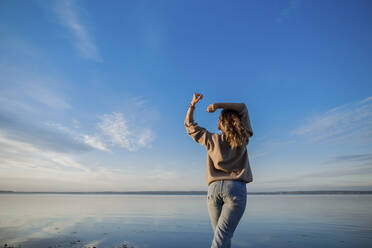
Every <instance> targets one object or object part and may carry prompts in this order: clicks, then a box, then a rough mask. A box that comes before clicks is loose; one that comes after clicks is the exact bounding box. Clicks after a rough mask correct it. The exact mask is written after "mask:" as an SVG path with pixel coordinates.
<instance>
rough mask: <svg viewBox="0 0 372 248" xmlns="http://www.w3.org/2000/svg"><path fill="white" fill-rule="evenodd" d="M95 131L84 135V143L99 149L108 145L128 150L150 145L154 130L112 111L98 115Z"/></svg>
mask: <svg viewBox="0 0 372 248" xmlns="http://www.w3.org/2000/svg"><path fill="white" fill-rule="evenodd" d="M100 119H101V121H100V122H99V123H98V124H97V133H96V134H94V135H84V141H85V143H86V144H89V145H91V146H92V147H95V148H97V149H100V150H108V147H110V146H119V147H122V148H125V149H127V150H129V151H136V150H138V149H140V148H144V147H149V146H151V142H152V141H153V140H154V138H155V135H154V132H153V131H152V130H151V129H150V128H148V127H141V126H138V125H137V122H136V119H134V118H132V119H131V120H129V119H128V118H126V117H125V116H124V114H123V113H119V112H113V113H111V114H105V115H103V116H101V117H100Z"/></svg>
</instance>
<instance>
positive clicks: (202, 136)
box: [184, 108, 214, 150]
mask: <svg viewBox="0 0 372 248" xmlns="http://www.w3.org/2000/svg"><path fill="white" fill-rule="evenodd" d="M193 114H194V109H193V108H189V109H188V111H187V114H186V118H185V122H184V124H185V127H186V131H187V134H188V135H189V136H190V137H191V138H192V139H193V140H194V141H195V142H198V143H199V144H201V145H203V146H205V147H206V149H207V150H210V149H213V147H214V143H213V139H212V135H213V133H210V132H209V131H208V130H207V129H205V128H203V127H200V126H199V125H198V123H196V122H195V121H194V119H193Z"/></svg>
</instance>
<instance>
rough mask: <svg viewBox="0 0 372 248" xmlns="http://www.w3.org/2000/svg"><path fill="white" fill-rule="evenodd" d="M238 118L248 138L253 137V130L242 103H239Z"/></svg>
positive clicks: (245, 107) (246, 110)
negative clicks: (246, 131) (248, 135)
mask: <svg viewBox="0 0 372 248" xmlns="http://www.w3.org/2000/svg"><path fill="white" fill-rule="evenodd" d="M239 115H240V118H241V120H242V122H243V125H244V127H245V128H246V129H247V130H248V133H249V134H250V136H253V130H252V125H251V121H250V118H249V114H248V109H247V106H246V105H245V104H244V103H241V110H240V111H239Z"/></svg>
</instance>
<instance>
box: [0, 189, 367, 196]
mask: <svg viewBox="0 0 372 248" xmlns="http://www.w3.org/2000/svg"><path fill="white" fill-rule="evenodd" d="M0 194H74V195H207V191H92V192H68V191H66V192H53V191H49V192H47V191H35V192H27V191H6V190H0ZM329 194H330V195H350V194H352V195H366V194H372V191H370V190H360V191H358V190H314V191H272V192H248V193H247V195H329Z"/></svg>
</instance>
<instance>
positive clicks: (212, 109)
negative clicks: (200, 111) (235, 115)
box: [207, 104, 217, 113]
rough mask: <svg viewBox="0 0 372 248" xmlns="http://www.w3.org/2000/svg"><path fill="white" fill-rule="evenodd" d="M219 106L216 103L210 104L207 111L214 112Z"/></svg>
mask: <svg viewBox="0 0 372 248" xmlns="http://www.w3.org/2000/svg"><path fill="white" fill-rule="evenodd" d="M216 109H217V107H216V105H215V104H210V105H209V106H208V108H207V112H209V113H213V112H214V111H216Z"/></svg>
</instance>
